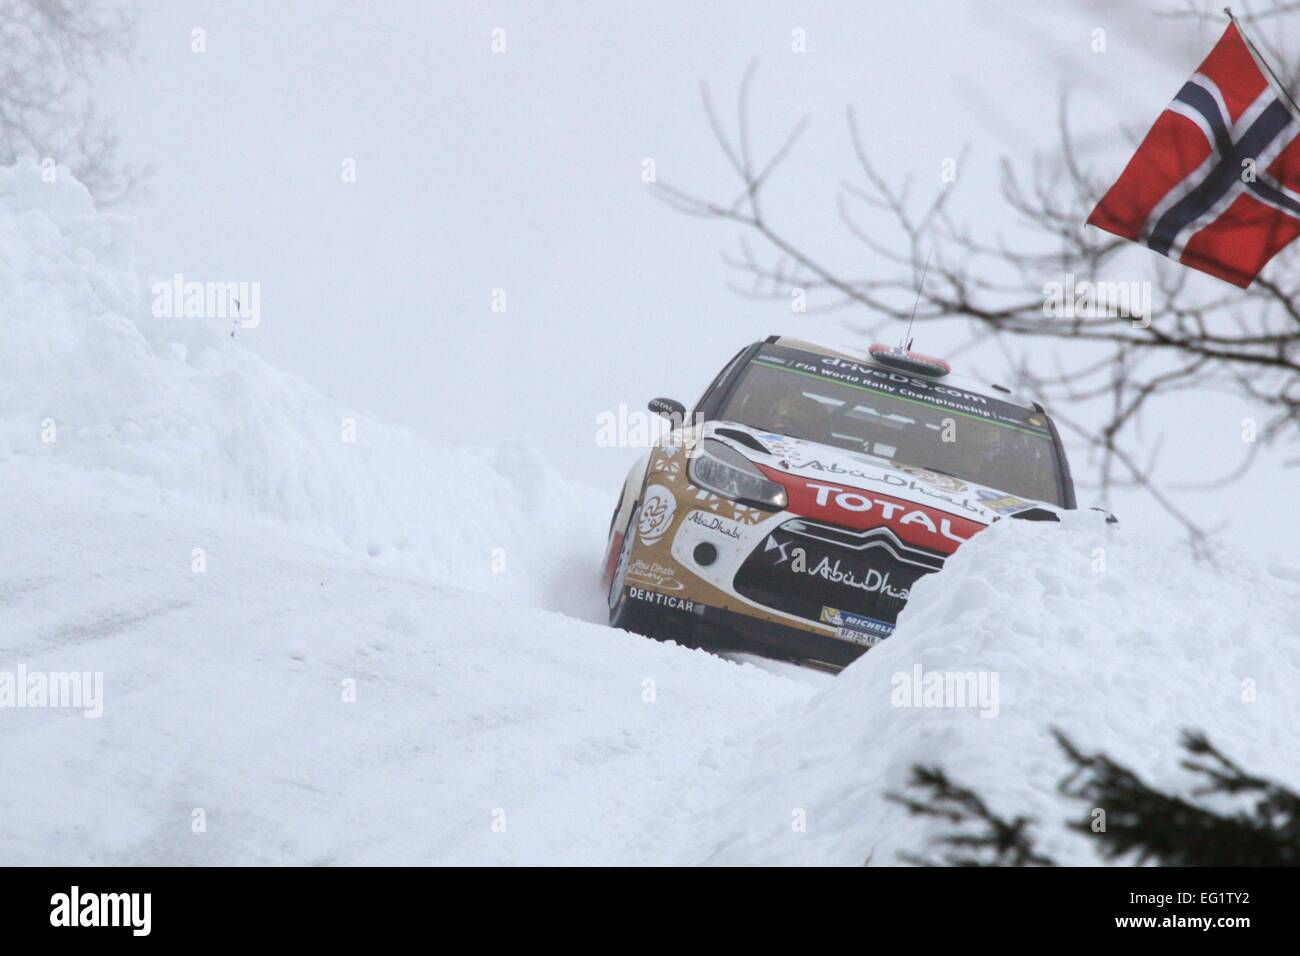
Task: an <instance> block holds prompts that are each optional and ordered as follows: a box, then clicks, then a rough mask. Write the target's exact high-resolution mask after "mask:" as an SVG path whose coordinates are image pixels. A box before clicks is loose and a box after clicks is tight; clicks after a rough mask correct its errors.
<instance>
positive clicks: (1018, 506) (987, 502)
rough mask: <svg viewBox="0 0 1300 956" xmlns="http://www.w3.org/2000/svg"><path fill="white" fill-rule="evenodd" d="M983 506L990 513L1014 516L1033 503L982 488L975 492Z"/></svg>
mask: <svg viewBox="0 0 1300 956" xmlns="http://www.w3.org/2000/svg"><path fill="white" fill-rule="evenodd" d="M975 494H976V495H977V496H978V497H979V500H980V504H982V505H983V506H984V507H985V508H987V509H988V510H989V511H992V512H994V513H996V514H1000V515H1008V514H1012V513H1013V512H1016V511H1023V510H1024V509H1025V508H1029V507H1031V506H1032V505H1033V502H1032V501H1026V500H1025V499H1024V498H1017V497H1016V496H1015V495H1006V494H1003V493H1002V492H1000V491H992V490H991V489H988V488H981V489H979V490H978V491H976V492H975Z"/></svg>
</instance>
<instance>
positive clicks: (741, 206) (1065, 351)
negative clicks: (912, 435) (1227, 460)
mask: <svg viewBox="0 0 1300 956" xmlns="http://www.w3.org/2000/svg"><path fill="white" fill-rule="evenodd" d="M1294 6H1295V5H1294V4H1289V3H1282V2H1278V3H1277V4H1276V9H1274V8H1270V10H1269V13H1268V14H1266V15H1267V16H1278V17H1282V16H1285V15H1286V14H1288V13H1290V12H1291V8H1292V7H1294ZM1171 13H1176V14H1179V15H1198V14H1199V13H1200V11H1198V9H1197V8H1196V7H1195V6H1191V7H1189V8H1188V9H1186V10H1176V11H1171ZM1242 19H1244V18H1242ZM753 76H754V69H753V67H752V66H751V68H750V70H749V71H748V72H747V73H746V75H745V77H744V80H743V81H742V83H741V85H740V90H739V96H738V103H737V119H736V130H735V132H734V133H730V132H728V130H727V128H726V124H724V122H723V120H722V117H721V115H720V114H719V112H718V110H717V108H716V106H715V103H714V100H713V98H712V97H711V95H710V92H709V90H708V88H707V86H705V87H702V96H703V101H704V110H705V114H706V116H707V119H708V123H709V126H710V128H711V129H712V131H713V134H714V137H715V138H716V140H717V143H718V146H719V147H720V148H721V150H722V152H723V154H724V155H725V156H726V159H727V161H728V163H729V165H730V166H731V169H732V170H733V171H734V173H735V175H736V178H737V180H738V189H737V191H736V194H735V195H734V196H728V197H726V198H722V199H717V198H708V197H704V196H700V195H696V194H694V193H691V192H688V191H686V190H684V189H681V188H679V187H677V186H675V185H671V184H667V183H663V182H660V183H659V185H658V194H659V196H660V198H662V199H663V200H664V201H665V202H667V203H668V204H669V205H670V206H672V207H673V208H675V209H677V210H679V211H681V212H683V213H686V214H688V215H692V216H698V217H703V218H705V219H712V220H721V221H725V222H728V223H733V224H735V225H737V226H739V227H742V235H741V238H740V242H739V249H738V252H736V253H734V254H730V255H727V256H725V257H724V261H725V262H726V263H727V265H728V266H729V268H730V270H731V272H732V276H733V278H732V280H731V282H730V285H731V286H732V288H733V289H734V290H735V291H737V292H738V293H740V294H742V295H745V296H750V297H754V298H758V299H764V300H771V301H775V300H780V301H784V302H787V303H788V302H790V301H791V290H792V289H796V288H797V289H802V290H804V292H805V294H806V295H807V297H808V301H809V303H810V305H809V311H813V310H835V309H845V308H847V309H851V310H855V311H856V312H857V313H858V314H860V315H863V316H864V317H870V318H863V319H850V320H849V324H850V326H851V327H853V328H854V329H855V331H858V332H861V333H863V334H871V335H875V334H878V333H879V332H880V331H881V330H882V329H883V328H884V327H885V326H887V325H888V324H890V323H891V322H895V321H900V320H902V321H906V320H908V319H909V318H910V317H911V316H912V315H913V309H914V308H915V319H916V321H917V322H918V323H922V322H930V321H938V320H956V321H963V322H966V323H967V324H968V327H969V331H970V338H969V340H968V342H967V344H966V345H965V346H963V347H962V351H964V350H965V349H966V348H969V347H974V346H976V345H981V344H984V345H988V346H991V347H993V348H995V349H996V350H997V352H998V354H1000V355H1001V357H1002V359H1003V360H1004V361H1005V363H1006V366H1007V369H1008V374H1009V375H1011V376H1012V377H1013V379H1014V380H1015V382H1016V384H1017V385H1019V386H1020V387H1021V388H1022V389H1024V390H1025V391H1027V392H1029V393H1031V394H1034V395H1037V396H1040V397H1041V398H1042V399H1043V400H1045V401H1047V402H1048V403H1050V405H1051V408H1052V412H1053V416H1054V417H1055V418H1056V419H1057V421H1058V422H1059V423H1060V424H1061V426H1062V427H1063V429H1064V430H1065V432H1066V435H1067V438H1068V439H1069V440H1070V441H1071V443H1072V444H1075V445H1076V446H1077V445H1080V444H1081V445H1082V446H1083V447H1084V448H1085V449H1086V458H1087V465H1088V470H1090V471H1091V472H1092V475H1093V480H1092V482H1091V483H1089V482H1087V481H1081V482H1080V484H1081V485H1083V486H1085V487H1087V486H1088V485H1089V484H1091V486H1092V487H1093V488H1094V489H1096V490H1098V491H1099V493H1100V496H1101V500H1102V502H1103V503H1105V502H1107V501H1108V499H1109V496H1110V493H1111V491H1112V490H1113V489H1117V488H1125V487H1126V488H1137V489H1141V490H1143V491H1145V492H1146V493H1147V494H1149V495H1150V496H1151V497H1152V498H1153V499H1154V500H1155V501H1156V502H1158V503H1159V505H1160V507H1161V508H1163V509H1164V510H1165V511H1166V512H1168V513H1169V514H1170V515H1171V516H1172V517H1173V518H1174V519H1176V520H1177V521H1178V522H1179V523H1180V524H1181V525H1182V526H1183V528H1184V529H1185V530H1186V531H1187V533H1188V535H1189V537H1190V539H1191V541H1192V543H1193V546H1194V547H1195V548H1196V549H1197V550H1198V551H1199V552H1202V553H1203V552H1204V549H1205V546H1206V544H1207V542H1208V541H1209V540H1210V538H1209V536H1210V534H1211V533H1212V532H1213V530H1215V529H1210V528H1206V527H1203V526H1202V524H1201V523H1199V522H1198V521H1197V520H1196V519H1195V518H1194V517H1193V516H1191V515H1190V514H1188V513H1187V511H1185V510H1184V509H1183V508H1181V507H1180V506H1179V505H1178V504H1177V503H1176V502H1175V501H1174V500H1173V499H1172V498H1171V496H1170V492H1171V491H1176V490H1188V489H1191V488H1202V489H1208V488H1212V487H1218V486H1222V485H1225V484H1228V483H1231V482H1232V481H1234V480H1235V479H1237V478H1238V477H1240V476H1241V475H1242V474H1244V473H1245V472H1246V470H1247V469H1249V468H1250V466H1251V464H1252V463H1253V462H1254V461H1255V460H1256V457H1257V455H1258V453H1259V450H1260V449H1261V448H1270V449H1271V450H1274V451H1278V450H1279V449H1280V448H1281V446H1282V445H1283V444H1287V443H1290V444H1291V445H1292V447H1294V444H1295V443H1296V442H1297V440H1298V439H1300V271H1297V270H1296V268H1295V265H1296V262H1297V257H1296V256H1295V255H1294V254H1292V252H1293V250H1288V251H1287V252H1284V253H1283V255H1282V256H1280V257H1279V261H1278V262H1276V263H1274V264H1272V265H1271V266H1270V267H1269V268H1268V269H1267V270H1266V273H1265V275H1264V276H1263V277H1261V278H1260V279H1258V280H1256V282H1255V283H1254V284H1253V285H1252V286H1251V287H1250V288H1249V289H1247V290H1244V291H1243V290H1239V289H1237V288H1235V287H1231V286H1228V285H1226V284H1223V283H1218V282H1217V281H1216V280H1210V279H1206V278H1205V277H1200V276H1197V275H1195V274H1193V273H1191V271H1190V270H1188V269H1186V268H1184V267H1182V266H1179V265H1177V264H1175V263H1172V262H1168V261H1165V260H1159V261H1156V262H1154V264H1153V265H1152V266H1151V267H1150V268H1151V270H1152V272H1151V275H1150V279H1151V282H1152V287H1153V290H1154V295H1153V297H1152V298H1153V302H1154V303H1155V308H1154V310H1153V312H1154V315H1153V317H1152V318H1151V320H1150V321H1149V322H1148V323H1146V324H1143V323H1142V322H1134V321H1133V320H1132V319H1131V317H1126V316H1125V315H1123V314H1119V313H1117V312H1115V310H1110V314H1091V315H1088V316H1086V317H1084V316H1070V317H1066V316H1062V315H1057V314H1050V313H1049V310H1047V309H1045V283H1047V282H1049V281H1060V280H1061V279H1062V277H1063V276H1064V275H1066V274H1070V273H1072V274H1073V275H1074V276H1075V277H1076V280H1077V281H1081V280H1088V281H1090V282H1098V281H1104V280H1107V279H1114V278H1115V277H1116V273H1115V271H1114V270H1115V269H1116V268H1118V267H1117V266H1116V263H1115V260H1116V259H1117V258H1118V257H1119V256H1120V255H1121V254H1122V253H1123V252H1124V251H1125V249H1126V248H1130V249H1131V248H1132V244H1131V243H1127V242H1125V241H1123V240H1121V239H1118V238H1116V237H1114V236H1111V235H1109V234H1108V233H1103V232H1100V231H1098V230H1096V229H1093V228H1092V227H1085V226H1084V221H1085V220H1086V218H1087V216H1088V214H1089V212H1090V211H1091V210H1092V208H1093V207H1094V206H1095V205H1096V203H1097V201H1098V200H1099V198H1100V197H1101V195H1102V194H1103V193H1104V191H1105V189H1106V188H1107V186H1108V185H1109V183H1110V182H1111V181H1113V179H1114V177H1115V175H1117V173H1118V170H1117V169H1113V168H1107V169H1104V170H1102V169H1094V168H1089V167H1088V166H1087V165H1085V163H1084V162H1083V161H1082V160H1081V158H1080V150H1079V149H1077V148H1076V142H1075V137H1074V136H1073V135H1072V132H1071V126H1070V121H1069V106H1068V99H1067V97H1066V96H1064V95H1062V98H1061V102H1060V108H1059V114H1058V116H1059V128H1060V146H1059V149H1058V150H1056V151H1055V152H1054V153H1053V154H1052V155H1046V156H1043V155H1040V156H1035V157H1034V158H1033V159H1032V160H1031V161H1030V162H1028V163H1027V164H1025V163H1018V162H1016V161H1013V160H1011V159H1007V158H1004V159H1003V161H1002V176H1001V195H1002V198H1003V200H1004V202H1005V206H1006V210H1007V213H1008V217H1007V218H1008V221H1010V220H1012V219H1014V220H1015V221H1016V222H1017V223H1018V228H1019V230H1020V234H1021V236H1022V239H1021V240H1020V241H1017V242H1011V241H1008V240H1006V239H1004V238H1001V237H1000V236H999V235H996V234H995V235H992V236H990V235H987V234H985V231H984V230H982V229H972V228H970V227H968V226H967V225H965V224H963V223H961V222H959V221H957V219H956V218H955V217H954V215H952V214H951V213H950V211H949V208H948V207H949V205H950V203H949V200H950V197H951V195H952V191H953V189H954V188H955V187H953V186H948V187H944V188H940V189H938V190H937V191H936V194H935V195H933V196H932V197H917V196H915V195H914V193H913V188H912V187H913V185H914V184H913V183H912V182H911V181H910V180H906V181H904V182H902V183H899V184H894V183H891V182H890V181H889V180H888V179H887V178H886V177H885V176H883V175H882V174H881V172H880V171H879V169H878V167H877V166H876V165H875V164H873V162H872V160H871V156H870V149H869V145H868V143H867V141H866V139H865V138H864V136H863V135H862V131H861V129H860V127H859V124H858V122H857V121H856V119H855V117H854V114H853V112H852V110H850V111H849V112H848V130H849V134H850V135H849V141H850V143H851V147H852V149H853V151H854V154H855V158H856V161H857V168H858V170H859V172H860V176H859V178H858V179H857V180H856V181H851V182H848V181H846V182H844V183H842V184H840V188H839V190H838V194H837V195H836V198H835V201H836V203H837V209H838V214H839V218H840V221H841V222H842V224H843V227H844V229H845V230H846V231H847V233H848V234H849V235H851V236H852V237H853V239H855V240H856V241H857V242H859V243H861V244H862V246H864V247H865V248H866V249H868V250H870V252H871V253H872V255H871V256H870V257H859V260H858V261H862V260H863V259H866V260H867V261H870V262H871V263H872V266H871V271H870V272H869V273H868V274H865V275H848V274H845V273H844V272H843V271H841V270H839V269H837V268H836V267H834V266H832V265H829V264H828V262H827V259H826V258H825V256H826V253H818V252H815V251H813V247H812V244H811V243H812V237H798V236H796V235H795V234H794V230H793V229H792V228H791V227H789V226H787V225H785V224H783V223H780V222H777V221H775V220H773V219H772V218H769V216H768V215H767V213H766V207H765V204H764V190H765V189H766V188H767V187H768V185H769V183H770V182H771V179H772V174H773V172H774V170H775V169H776V168H777V167H778V166H779V165H780V163H781V161H782V160H783V159H784V158H785V157H786V156H788V155H789V153H790V151H791V150H792V149H793V148H794V147H795V144H796V142H797V140H798V139H799V137H800V135H801V134H802V133H803V131H804V129H805V126H806V123H807V120H806V119H805V120H802V121H800V122H798V123H797V124H795V125H794V127H793V129H792V130H791V132H790V133H789V134H788V135H787V136H786V137H785V138H784V139H783V140H781V141H780V143H779V145H778V146H777V148H776V149H775V150H773V151H772V152H770V153H769V154H767V155H766V156H765V157H764V158H761V159H760V158H759V157H758V156H757V155H756V154H755V150H754V145H753V136H752V121H751V111H750V99H751V86H752V81H753ZM1287 79H1288V80H1290V79H1291V78H1290V77H1288V78H1287ZM1153 119H1154V117H1153ZM962 159H964V156H963V157H962V158H960V159H959V160H958V162H957V165H958V167H960V166H961V162H962ZM881 213H883V214H884V220H885V221H886V222H887V223H890V224H891V225H892V229H893V232H892V234H887V235H882V234H881V233H880V232H878V231H876V230H875V229H874V228H868V227H867V226H865V225H864V224H863V222H862V217H863V215H864V214H865V215H872V216H876V217H879V215H880V214H881ZM755 239H757V240H759V242H757V243H755V242H754V241H752V240H755ZM1151 258H1153V259H1159V257H1155V256H1152V257H1151ZM927 262H928V278H927V279H926V281H925V282H924V284H923V285H921V284H920V278H921V275H922V272H923V271H925V269H926V263H927ZM1128 271H1130V272H1131V267H1130V268H1129V270H1128ZM1118 274H1119V275H1126V273H1125V272H1122V271H1121V272H1119V273H1118ZM918 288H920V293H919V294H920V299H919V302H917V300H916V296H917V294H918ZM1104 312H1105V310H1103V313H1104ZM1034 342H1036V343H1039V344H1037V345H1035V346H1034V354H1036V355H1037V356H1038V357H1039V358H1038V360H1037V361H1036V362H1031V361H1030V360H1029V348H1028V347H1029V346H1030V345H1031V343H1034ZM1044 342H1045V343H1047V345H1046V349H1047V350H1048V351H1049V352H1050V360H1049V362H1048V363H1046V365H1045V363H1044V361H1043V359H1042V355H1043V352H1044V350H1045V347H1044V345H1043V344H1042V343H1044ZM1053 345H1059V346H1061V348H1059V349H1057V348H1053ZM1192 389H1195V390H1200V391H1214V390H1221V391H1224V392H1227V393H1230V394H1232V395H1234V396H1237V397H1240V398H1243V399H1245V400H1247V401H1248V402H1250V403H1251V404H1252V405H1253V406H1254V407H1257V408H1258V409H1259V410H1260V420H1259V422H1258V425H1257V429H1256V434H1255V435H1245V436H1243V443H1242V446H1241V448H1242V451H1241V453H1240V456H1239V460H1235V461H1233V462H1232V463H1231V464H1229V465H1226V466H1225V467H1224V468H1223V473H1222V474H1220V475H1217V476H1215V477H1214V478H1212V479H1211V480H1209V481H1207V482H1205V483H1203V484H1200V485H1191V484H1183V485H1176V484H1170V483H1168V482H1166V481H1165V480H1163V479H1158V478H1157V475H1156V463H1157V459H1158V456H1159V452H1160V444H1161V441H1160V436H1152V435H1149V434H1148V432H1147V431H1146V429H1145V428H1144V418H1145V417H1146V416H1145V414H1144V413H1146V412H1147V411H1148V409H1150V408H1151V407H1152V406H1153V405H1154V404H1156V403H1157V402H1163V401H1176V400H1177V398H1178V397H1179V395H1180V393H1185V392H1187V391H1188V390H1192ZM1252 438H1253V439H1255V440H1251V439H1252ZM1281 454H1283V455H1284V456H1285V454H1286V452H1285V451H1282V452H1281ZM1284 460H1285V457H1284ZM1287 464H1289V465H1296V464H1300V458H1297V459H1293V460H1290V461H1287Z"/></svg>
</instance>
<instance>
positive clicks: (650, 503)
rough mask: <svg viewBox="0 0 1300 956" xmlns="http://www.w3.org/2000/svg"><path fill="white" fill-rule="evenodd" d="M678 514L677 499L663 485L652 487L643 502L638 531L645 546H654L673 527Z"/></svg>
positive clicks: (646, 491) (648, 489) (646, 492)
mask: <svg viewBox="0 0 1300 956" xmlns="http://www.w3.org/2000/svg"><path fill="white" fill-rule="evenodd" d="M676 512H677V498H676V496H674V495H673V493H672V492H671V491H669V490H668V489H667V488H665V487H664V486H663V485H650V486H649V487H648V488H646V490H645V497H644V498H643V499H642V501H641V516H640V518H639V519H638V521H637V530H638V531H639V532H640V533H641V540H642V541H643V542H644V543H645V544H654V543H655V542H656V541H658V540H659V539H660V538H662V537H663V536H664V535H665V534H667V533H668V529H669V528H670V527H671V526H672V523H673V515H674V514H676Z"/></svg>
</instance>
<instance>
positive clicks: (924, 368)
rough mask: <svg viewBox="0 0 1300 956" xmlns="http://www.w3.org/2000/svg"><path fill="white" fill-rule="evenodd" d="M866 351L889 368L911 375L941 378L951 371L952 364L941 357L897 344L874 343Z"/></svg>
mask: <svg viewBox="0 0 1300 956" xmlns="http://www.w3.org/2000/svg"><path fill="white" fill-rule="evenodd" d="M867 352H868V353H869V354H870V355H871V357H872V358H873V359H875V360H876V361H877V362H879V363H880V364H881V365H888V366H889V367H890V368H896V369H899V370H900V371H903V372H911V373H912V374H913V375H927V376H929V377H930V378H942V377H943V376H945V375H947V374H948V373H949V372H951V371H952V366H951V365H949V364H948V363H947V362H945V361H944V360H943V359H941V358H935V357H934V356H932V355H922V354H921V353H920V352H913V351H911V350H909V349H905V348H903V347H902V346H898V345H894V346H890V345H881V344H880V343H876V344H875V345H873V346H871V348H869V349H867Z"/></svg>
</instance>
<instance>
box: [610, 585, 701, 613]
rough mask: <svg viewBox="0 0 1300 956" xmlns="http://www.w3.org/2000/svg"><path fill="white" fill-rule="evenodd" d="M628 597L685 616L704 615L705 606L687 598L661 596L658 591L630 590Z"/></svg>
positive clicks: (628, 590) (669, 595) (668, 595)
mask: <svg viewBox="0 0 1300 956" xmlns="http://www.w3.org/2000/svg"><path fill="white" fill-rule="evenodd" d="M627 593H628V597H631V598H635V599H636V600H638V601H645V602H646V603H647V604H657V605H659V606H660V607H666V608H670V609H672V610H674V611H681V612H682V613H683V614H703V613H704V605H703V604H696V603H695V602H694V601H688V600H686V598H679V597H674V596H673V595H671V594H660V593H659V592H658V591H647V590H646V589H645V588H628V589H627Z"/></svg>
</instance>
